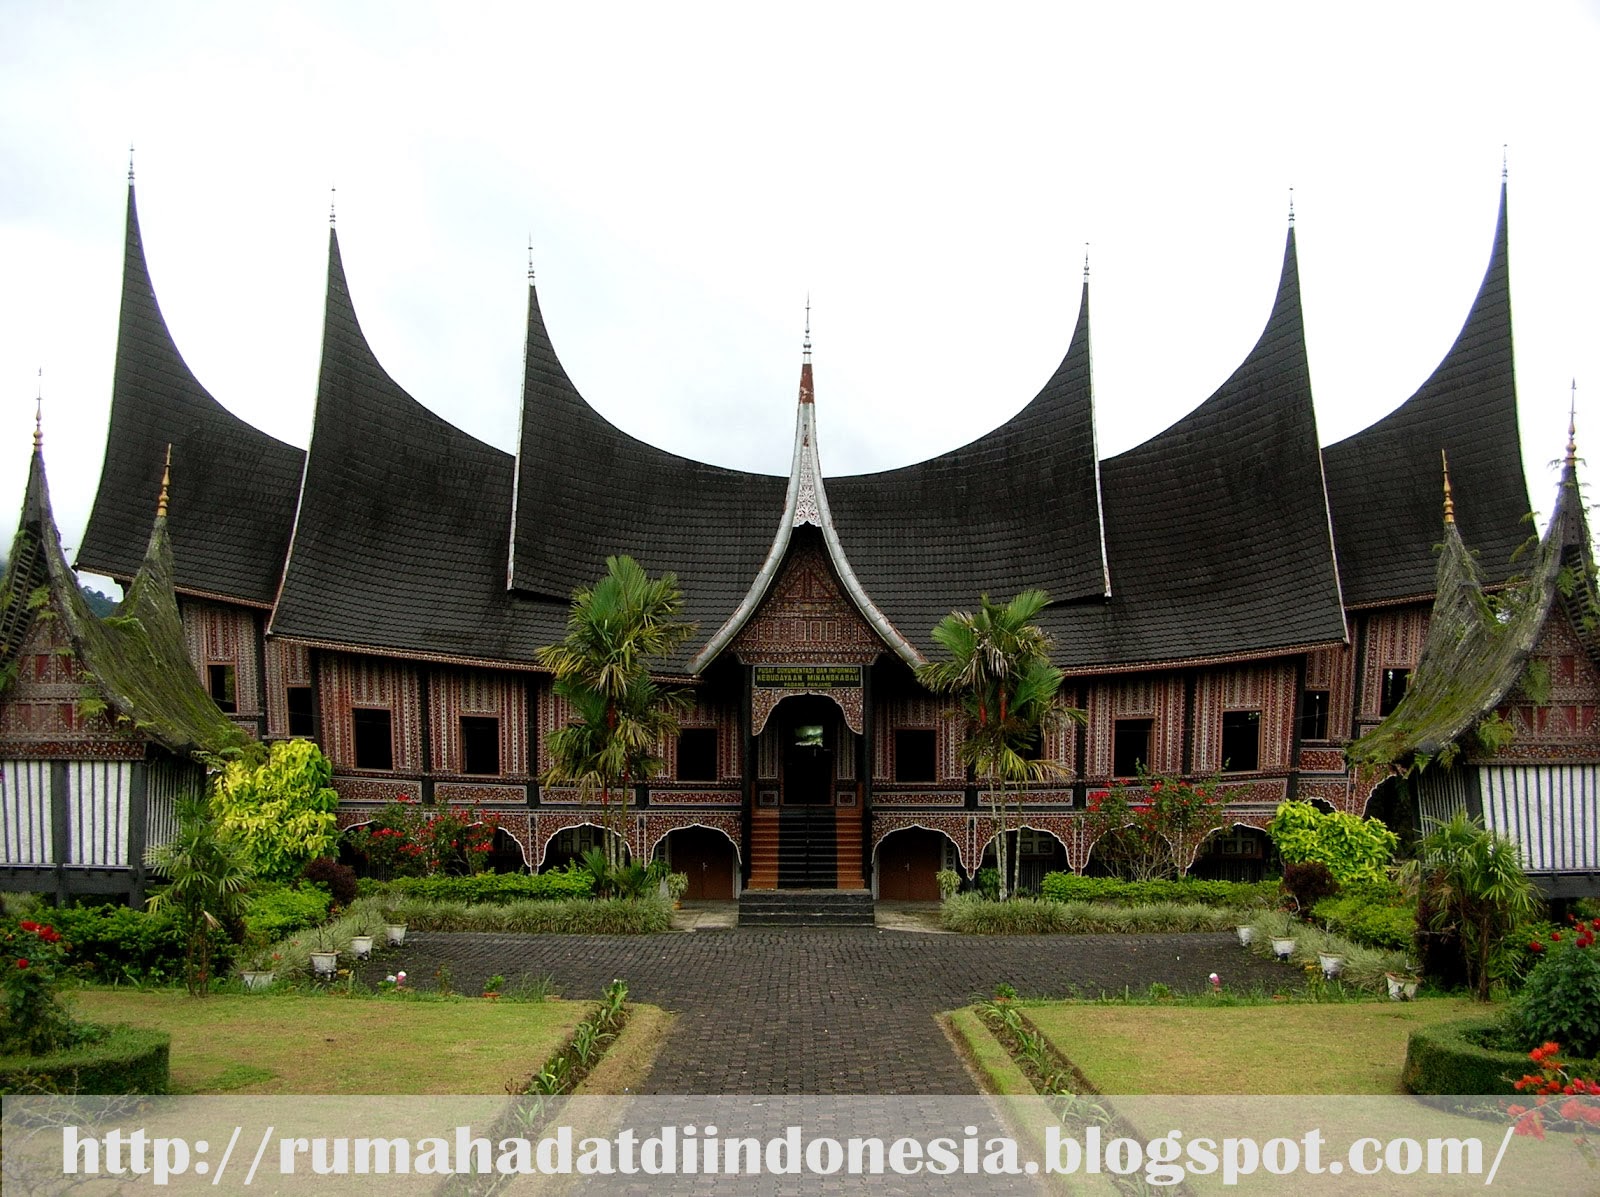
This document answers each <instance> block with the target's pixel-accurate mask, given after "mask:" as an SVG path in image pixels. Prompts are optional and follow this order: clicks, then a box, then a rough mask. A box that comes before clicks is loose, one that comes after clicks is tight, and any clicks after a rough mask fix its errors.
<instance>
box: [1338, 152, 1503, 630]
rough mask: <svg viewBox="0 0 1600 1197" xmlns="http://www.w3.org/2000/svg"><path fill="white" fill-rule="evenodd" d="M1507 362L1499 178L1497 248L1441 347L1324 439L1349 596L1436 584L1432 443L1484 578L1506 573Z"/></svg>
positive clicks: (1400, 594) (1389, 594)
mask: <svg viewBox="0 0 1600 1197" xmlns="http://www.w3.org/2000/svg"><path fill="white" fill-rule="evenodd" d="M1512 367H1513V362H1512V350H1511V290H1510V283H1509V271H1508V263H1507V254H1506V192H1505V186H1504V184H1502V185H1501V188H1500V218H1499V222H1498V224H1497V226H1496V228H1495V237H1494V253H1493V255H1492V256H1491V257H1490V259H1489V269H1488V272H1487V273H1486V274H1485V275H1484V278H1483V286H1482V287H1480V288H1479V290H1478V297H1477V299H1476V300H1475V301H1474V302H1473V305H1472V311H1471V312H1470V313H1469V314H1468V315H1467V322H1466V324H1465V325H1464V326H1463V327H1462V329H1461V334H1460V335H1459V336H1458V337H1457V338H1456V342H1455V344H1454V345H1453V346H1452V347H1451V349H1450V352H1449V353H1447V354H1446V355H1445V357H1444V360H1443V361H1442V362H1440V363H1439V367H1438V369H1436V370H1435V371H1434V372H1433V374H1432V376H1431V377H1429V379H1428V380H1427V381H1426V382H1424V383H1423V384H1422V386H1421V387H1420V388H1419V389H1418V390H1417V393H1416V394H1415V395H1413V396H1412V397H1411V398H1410V399H1408V400H1406V402H1405V403H1403V404H1401V405H1400V407H1399V408H1397V409H1396V410H1395V411H1393V412H1391V413H1390V414H1389V415H1388V416H1385V417H1384V418H1383V419H1382V420H1380V421H1378V422H1377V423H1376V424H1373V425H1372V426H1371V427H1369V428H1366V429H1363V430H1362V431H1361V432H1358V433H1356V434H1355V435H1354V436H1351V437H1348V438H1346V439H1345V440H1342V441H1340V442H1338V443H1337V444H1334V445H1329V446H1328V447H1327V448H1326V449H1325V450H1323V460H1324V462H1325V463H1326V468H1327V473H1328V503H1329V506H1330V508H1331V509H1332V512H1333V531H1334V537H1335V542H1336V544H1337V545H1338V550H1339V573H1340V577H1341V578H1342V580H1343V582H1344V598H1345V602H1346V603H1348V604H1350V605H1351V606H1353V607H1355V606H1362V605H1366V604H1373V603H1382V602H1391V601H1394V600H1397V599H1403V598H1410V597H1414V596H1417V595H1425V594H1429V593H1431V592H1432V591H1433V588H1434V563H1435V556H1434V551H1433V546H1434V544H1435V543H1436V542H1437V540H1438V520H1437V511H1438V503H1439V450H1440V449H1443V450H1444V451H1445V452H1446V453H1448V454H1449V456H1450V475H1451V478H1452V480H1453V481H1454V483H1455V487H1456V493H1457V494H1458V495H1460V502H1459V503H1458V504H1457V512H1456V519H1457V521H1458V523H1459V526H1460V530H1461V536H1462V538H1463V539H1464V540H1465V541H1466V543H1467V544H1468V545H1469V546H1470V547H1471V548H1472V549H1473V550H1475V551H1476V552H1477V554H1478V566H1479V569H1480V571H1481V572H1482V575H1483V580H1484V581H1485V582H1487V583H1491V584H1492V583H1495V582H1501V581H1504V580H1505V579H1506V578H1507V577H1508V576H1509V575H1510V574H1511V572H1512V566H1511V554H1512V553H1513V552H1514V551H1515V550H1516V549H1517V547H1518V546H1519V545H1521V544H1522V543H1523V541H1524V540H1526V539H1527V537H1528V535H1529V529H1528V528H1527V526H1526V525H1524V524H1523V522H1522V517H1523V516H1524V515H1526V514H1527V512H1528V510H1529V503H1528V487H1527V482H1526V481H1525V480H1524V478H1523V476H1522V454H1521V445H1522V440H1521V434H1520V433H1519V431H1518V428H1517V388H1516V379H1515V376H1514V374H1513V368H1512Z"/></svg>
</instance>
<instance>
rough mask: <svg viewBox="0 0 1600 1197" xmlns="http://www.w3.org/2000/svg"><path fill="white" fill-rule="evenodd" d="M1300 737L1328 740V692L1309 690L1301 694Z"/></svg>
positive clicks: (1303, 738)
mask: <svg viewBox="0 0 1600 1197" xmlns="http://www.w3.org/2000/svg"><path fill="white" fill-rule="evenodd" d="M1300 738H1301V739H1302V740H1326V739H1327V738H1328V692H1327V691H1326V690H1307V691H1305V693H1303V694H1301V695H1300Z"/></svg>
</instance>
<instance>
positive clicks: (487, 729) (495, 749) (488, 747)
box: [461, 715, 500, 775]
mask: <svg viewBox="0 0 1600 1197" xmlns="http://www.w3.org/2000/svg"><path fill="white" fill-rule="evenodd" d="M461 771H462V772H463V773H474V774H481V775H498V774H499V772H500V720H498V719H496V718H495V717H494V716H492V715H463V716H461Z"/></svg>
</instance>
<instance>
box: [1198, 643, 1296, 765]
mask: <svg viewBox="0 0 1600 1197" xmlns="http://www.w3.org/2000/svg"><path fill="white" fill-rule="evenodd" d="M1298 698H1299V695H1298V694H1297V692H1296V689H1295V669H1294V666H1293V665H1292V664H1290V663H1288V662H1276V663H1272V664H1265V665H1245V666H1240V667H1238V668H1235V669H1213V670H1207V671H1206V672H1205V673H1202V674H1201V675H1200V678H1199V681H1198V684H1197V685H1196V687H1195V726H1194V770H1195V772H1196V773H1199V774H1209V773H1215V772H1217V771H1218V770H1219V769H1221V768H1222V764H1223V762H1222V716H1223V714H1224V713H1225V712H1229V711H1260V712H1261V754H1260V768H1259V770H1258V771H1259V772H1262V773H1278V772H1282V771H1284V770H1286V769H1288V768H1289V761H1290V755H1291V750H1292V748H1293V746H1294V718H1295V710H1296V706H1297V700H1298Z"/></svg>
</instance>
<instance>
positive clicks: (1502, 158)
mask: <svg viewBox="0 0 1600 1197" xmlns="http://www.w3.org/2000/svg"><path fill="white" fill-rule="evenodd" d="M1507 145H1508V143H1506V142H1501V143H1500V181H1501V182H1502V183H1504V182H1505V181H1506V173H1507V172H1506V149H1507Z"/></svg>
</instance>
